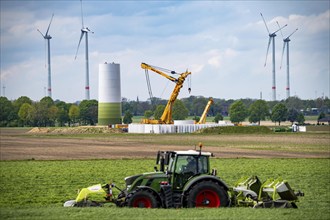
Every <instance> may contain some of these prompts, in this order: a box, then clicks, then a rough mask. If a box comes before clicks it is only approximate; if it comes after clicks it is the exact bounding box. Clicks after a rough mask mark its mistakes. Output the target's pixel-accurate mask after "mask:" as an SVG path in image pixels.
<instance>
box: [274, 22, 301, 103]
mask: <svg viewBox="0 0 330 220" xmlns="http://www.w3.org/2000/svg"><path fill="white" fill-rule="evenodd" d="M277 25H278V26H279V27H280V24H279V23H278V22H277ZM297 30H298V28H296V30H294V31H293V32H292V33H291V34H290V35H289V36H288V37H286V38H284V37H283V34H282V31H281V35H282V38H283V50H282V57H281V66H280V69H282V62H283V55H284V50H285V45H287V49H286V98H289V97H290V68H289V66H290V61H289V42H290V41H291V40H290V37H291V36H292V35H293V34H294V33H295V32H296V31H297Z"/></svg>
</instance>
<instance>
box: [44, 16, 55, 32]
mask: <svg viewBox="0 0 330 220" xmlns="http://www.w3.org/2000/svg"><path fill="white" fill-rule="evenodd" d="M53 17H54V14H53V15H52V18H51V19H50V22H49V25H48V28H47V31H46V34H45V36H47V35H48V31H49V28H50V24H51V23H52V21H53Z"/></svg>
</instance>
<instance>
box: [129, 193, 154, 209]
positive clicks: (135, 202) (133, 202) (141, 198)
mask: <svg viewBox="0 0 330 220" xmlns="http://www.w3.org/2000/svg"><path fill="white" fill-rule="evenodd" d="M127 205H128V207H134V208H158V203H157V200H156V198H155V196H154V195H153V194H152V193H151V192H149V191H146V190H142V191H136V192H134V193H133V195H132V196H131V197H130V198H129V199H128V203H127Z"/></svg>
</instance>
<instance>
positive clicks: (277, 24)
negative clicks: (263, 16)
mask: <svg viewBox="0 0 330 220" xmlns="http://www.w3.org/2000/svg"><path fill="white" fill-rule="evenodd" d="M276 23H277V26H278V28H279V29H280V30H281V26H280V24H279V23H278V21H276ZM281 35H282V39H284V37H283V33H282V30H281Z"/></svg>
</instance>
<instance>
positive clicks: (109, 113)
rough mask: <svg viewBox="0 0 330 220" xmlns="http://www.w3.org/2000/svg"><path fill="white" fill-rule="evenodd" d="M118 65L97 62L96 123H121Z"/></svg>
mask: <svg viewBox="0 0 330 220" xmlns="http://www.w3.org/2000/svg"><path fill="white" fill-rule="evenodd" d="M121 111H122V108H121V86H120V65H119V64H116V63H107V62H105V63H104V64H99V108H98V124H99V125H112V124H121Z"/></svg>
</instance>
